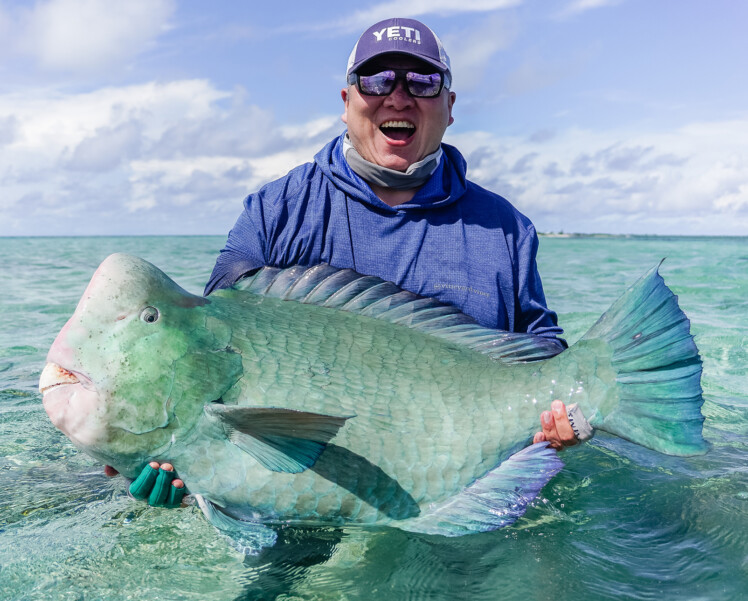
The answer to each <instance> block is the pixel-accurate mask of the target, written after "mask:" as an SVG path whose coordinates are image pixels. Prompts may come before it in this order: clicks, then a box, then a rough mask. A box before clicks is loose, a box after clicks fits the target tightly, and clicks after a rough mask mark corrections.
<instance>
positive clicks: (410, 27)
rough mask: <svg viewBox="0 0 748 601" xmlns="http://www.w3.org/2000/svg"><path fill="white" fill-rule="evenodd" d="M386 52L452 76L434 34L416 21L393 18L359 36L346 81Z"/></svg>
mask: <svg viewBox="0 0 748 601" xmlns="http://www.w3.org/2000/svg"><path fill="white" fill-rule="evenodd" d="M389 53H397V54H408V55H410V56H413V57H415V58H417V59H419V60H422V61H425V62H427V63H429V64H430V65H434V67H436V68H437V69H438V70H439V71H440V72H441V73H446V74H447V75H448V76H449V77H450V78H451V76H452V73H451V67H450V64H449V57H448V56H447V53H446V52H445V50H444V46H443V45H442V42H441V40H440V39H439V38H438V37H437V35H436V34H435V33H434V32H433V31H431V29H429V28H428V27H427V26H426V25H424V24H423V23H421V22H420V21H416V20H415V19H399V18H395V19H385V20H384V21H380V22H379V23H375V24H374V25H372V26H371V27H369V29H367V30H366V31H364V33H362V34H361V37H360V38H359V39H358V42H356V45H355V46H354V47H353V52H351V56H350V57H348V68H347V69H346V72H345V76H346V78H348V76H349V75H350V74H351V73H355V72H356V70H357V69H358V68H359V67H360V66H361V65H363V64H364V63H365V62H367V61H369V60H371V59H372V58H374V57H375V56H379V55H380V54H389Z"/></svg>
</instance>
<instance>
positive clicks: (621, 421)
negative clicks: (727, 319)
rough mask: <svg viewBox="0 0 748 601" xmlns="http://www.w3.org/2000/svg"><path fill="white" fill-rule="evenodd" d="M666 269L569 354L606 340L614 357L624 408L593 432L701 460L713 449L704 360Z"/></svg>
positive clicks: (640, 285)
mask: <svg viewBox="0 0 748 601" xmlns="http://www.w3.org/2000/svg"><path fill="white" fill-rule="evenodd" d="M661 264H662V263H660V265H661ZM658 267H659V265H658ZM658 267H654V268H653V269H651V270H650V271H649V272H648V273H647V274H646V275H645V276H644V277H642V278H641V279H640V280H639V281H637V282H636V283H635V284H634V285H633V286H632V287H631V288H629V289H628V290H627V291H626V292H625V293H624V295H623V296H622V297H621V298H620V299H618V301H616V302H615V303H614V304H613V306H612V307H611V308H610V309H609V310H608V311H607V312H606V313H604V314H603V316H602V317H601V318H600V319H599V320H598V321H597V323H596V324H595V325H594V326H592V328H591V329H590V330H589V331H588V332H587V333H586V334H585V335H584V336H583V337H582V339H581V340H580V341H579V343H577V344H576V345H574V346H573V347H572V348H571V349H569V352H570V353H574V352H575V350H574V349H575V347H577V346H578V345H579V346H580V347H584V345H585V344H588V345H589V344H592V345H594V344H595V343H596V342H599V340H603V341H605V343H606V344H607V345H608V347H609V349H610V353H612V357H611V365H612V368H613V372H614V376H613V377H614V378H615V393H614V394H615V395H617V402H616V403H615V404H613V405H611V406H608V407H607V412H605V411H603V412H596V413H593V414H592V417H591V418H590V423H591V424H592V426H593V427H595V428H598V429H600V430H603V431H605V432H609V433H611V434H615V435H616V436H620V437H621V438H624V439H626V440H630V441H632V442H635V443H637V444H640V445H642V446H645V447H647V448H650V449H654V450H656V451H660V452H662V453H666V454H668V455H680V456H691V455H699V454H702V453H704V452H706V450H707V449H708V445H707V443H706V442H705V440H704V438H703V436H702V426H703V422H704V416H703V415H702V413H701V406H702V404H703V403H704V400H703V398H702V389H701V371H702V370H701V358H700V357H699V351H698V348H697V347H696V344H695V342H694V340H693V336H692V335H691V333H690V325H691V323H690V321H689V320H688V318H687V317H686V315H685V313H683V311H682V310H681V308H680V307H679V306H678V297H677V296H676V295H675V294H674V293H673V292H672V291H671V290H670V289H669V288H668V287H667V285H666V284H665V282H664V280H663V279H662V276H660V274H659V273H658Z"/></svg>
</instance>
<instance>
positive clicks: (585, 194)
mask: <svg viewBox="0 0 748 601" xmlns="http://www.w3.org/2000/svg"><path fill="white" fill-rule="evenodd" d="M746 139H748V117H746V118H745V119H736V120H731V121H715V122H699V123H693V124H690V125H687V126H684V127H681V128H679V129H676V130H673V131H671V132H659V133H651V132H638V133H637V132H632V131H625V132H623V131H615V130H609V131H595V132H593V131H586V130H580V129H578V130H566V131H558V132H556V134H555V135H554V136H553V137H551V138H543V139H542V141H538V142H536V141H533V139H532V138H531V139H527V138H499V137H496V136H493V135H491V134H489V133H486V132H481V133H476V132H470V133H463V134H458V135H454V134H453V135H449V136H448V141H449V142H450V143H454V144H455V145H456V146H457V147H458V148H460V149H461V150H462V152H463V153H464V154H465V156H466V157H467V159H468V176H469V177H470V178H471V179H473V180H475V181H476V182H477V183H479V184H481V185H483V186H485V187H487V188H489V189H492V190H494V191H496V192H498V193H499V194H502V195H503V196H506V197H507V198H509V199H510V200H511V201H512V202H513V203H514V204H515V205H516V206H517V207H518V208H519V209H520V210H521V211H523V212H524V213H526V214H527V215H528V216H530V217H531V218H533V220H534V221H535V222H536V224H537V225H538V227H539V229H541V230H545V231H549V230H552V231H558V230H564V231H567V232H598V231H602V232H610V233H651V234H653V233H680V234H726V233H730V234H743V235H744V234H745V232H748V147H746V145H745V142H744V140H746Z"/></svg>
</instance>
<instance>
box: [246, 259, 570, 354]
mask: <svg viewBox="0 0 748 601" xmlns="http://www.w3.org/2000/svg"><path fill="white" fill-rule="evenodd" d="M234 287H235V288H237V289H239V290H245V291H247V292H252V293H253V294H259V295H262V296H269V297H273V298H280V299H283V300H294V301H297V302H300V303H305V304H313V305H320V306H323V307H331V308H335V309H340V310H342V311H348V312H349V313H357V314H359V315H365V316H368V317H373V318H375V319H381V320H384V321H389V322H391V323H396V324H400V325H403V326H406V327H409V328H412V329H414V330H419V331H421V332H424V333H427V334H431V335H432V336H436V337H437V338H441V339H443V340H447V341H449V342H453V343H456V344H460V345H462V346H466V347H468V348H471V349H473V350H475V351H478V352H480V353H483V354H485V355H488V356H489V357H491V358H492V359H496V360H497V361H500V362H502V363H521V362H526V361H538V360H541V359H548V358H550V357H553V356H554V355H557V354H558V353H559V351H560V350H561V349H560V347H559V345H558V344H556V343H555V342H553V341H552V340H549V339H547V338H543V337H541V336H535V335H533V334H523V333H516V332H505V331H502V330H492V329H490V328H484V327H483V326H480V325H478V324H477V323H475V320H474V319H473V318H472V317H470V316H468V315H465V314H464V313H462V312H461V311H460V310H459V309H457V308H456V307H453V306H451V305H447V304H444V303H442V302H440V301H438V300H436V299H434V298H429V297H424V296H419V295H417V294H414V293H413V292H408V291H407V290H402V289H401V288H398V287H397V285H395V284H393V283H392V282H388V281H386V280H383V279H381V278H379V277H376V276H371V275H362V274H360V273H357V272H355V271H353V270H352V269H340V268H338V267H333V266H331V265H328V264H325V263H322V264H319V265H315V266H313V267H303V266H301V265H294V266H293V267H287V268H285V269H282V268H279V267H263V268H262V269H260V270H259V271H257V272H255V273H254V274H253V275H251V276H249V277H247V278H244V279H242V280H240V281H238V282H237V283H236V284H235V285H234Z"/></svg>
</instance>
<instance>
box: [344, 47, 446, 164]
mask: <svg viewBox="0 0 748 601" xmlns="http://www.w3.org/2000/svg"><path fill="white" fill-rule="evenodd" d="M424 68H425V69H426V71H430V72H432V73H433V72H434V71H435V69H434V68H433V67H429V66H427V63H423V62H421V61H419V60H417V59H415V58H411V57H409V56H398V55H394V56H383V57H381V58H377V59H372V61H370V62H369V63H367V64H366V65H365V69H366V72H367V73H376V72H378V71H383V70H385V69H413V70H423V69H424ZM426 71H424V72H426ZM341 96H342V98H343V102H344V103H345V111H344V112H343V122H344V123H346V125H348V135H349V136H350V138H351V142H352V143H353V146H354V147H355V148H356V150H357V151H358V152H359V154H360V155H361V156H362V157H363V158H365V159H366V160H367V161H370V162H372V163H375V164H377V165H381V166H382V167H388V168H390V169H396V170H397V171H405V170H406V169H407V168H408V167H409V166H410V165H412V164H413V163H415V162H417V161H420V160H421V159H423V158H424V157H426V156H428V155H429V154H431V153H432V152H436V150H437V148H439V144H441V141H442V137H443V136H444V132H445V131H446V129H447V126H448V125H451V124H452V121H454V119H453V118H452V105H453V104H454V101H455V94H454V92H450V91H449V90H446V89H443V90H442V92H441V94H439V96H437V97H436V98H414V97H412V96H410V95H409V94H408V92H407V90H406V89H405V84H404V83H403V82H402V81H398V82H397V86H396V87H395V89H394V90H393V91H392V93H391V94H389V95H388V96H365V95H363V94H361V92H359V91H358V88H357V87H356V86H355V85H351V86H348V87H347V88H344V89H343V90H342V91H341ZM403 121H404V122H405V124H407V125H408V127H388V126H387V125H388V124H389V125H393V124H395V122H403ZM405 124H404V123H399V124H398V125H405Z"/></svg>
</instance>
